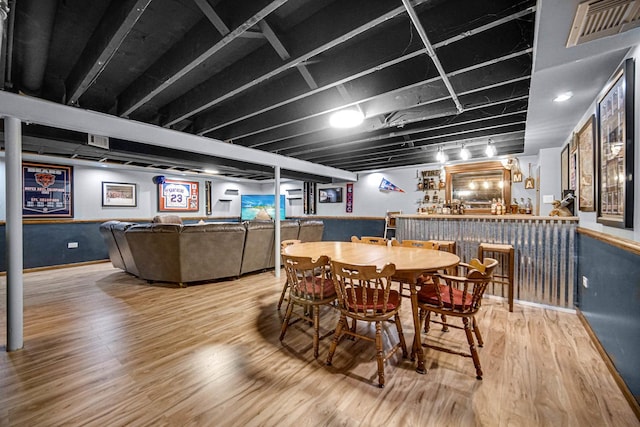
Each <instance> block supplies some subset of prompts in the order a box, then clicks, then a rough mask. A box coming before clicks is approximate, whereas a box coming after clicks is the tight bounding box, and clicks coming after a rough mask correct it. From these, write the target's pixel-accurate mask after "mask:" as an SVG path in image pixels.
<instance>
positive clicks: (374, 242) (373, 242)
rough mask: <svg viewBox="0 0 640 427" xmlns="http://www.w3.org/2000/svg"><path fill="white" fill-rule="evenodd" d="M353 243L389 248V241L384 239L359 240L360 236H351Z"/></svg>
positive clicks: (367, 238) (365, 238)
mask: <svg viewBox="0 0 640 427" xmlns="http://www.w3.org/2000/svg"><path fill="white" fill-rule="evenodd" d="M351 241H352V242H353V243H367V244H369V245H381V246H387V239H385V238H384V237H375V236H362V237H360V238H358V236H351Z"/></svg>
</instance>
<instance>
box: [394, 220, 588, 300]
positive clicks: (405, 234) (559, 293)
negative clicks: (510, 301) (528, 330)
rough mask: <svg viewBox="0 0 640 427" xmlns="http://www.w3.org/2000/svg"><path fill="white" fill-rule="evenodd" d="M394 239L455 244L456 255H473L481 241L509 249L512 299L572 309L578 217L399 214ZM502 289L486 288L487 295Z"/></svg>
mask: <svg viewBox="0 0 640 427" xmlns="http://www.w3.org/2000/svg"><path fill="white" fill-rule="evenodd" d="M396 223H397V229H396V233H397V238H398V239H399V240H404V239H417V240H447V241H455V242H456V254H457V255H458V256H460V258H461V259H465V260H469V259H471V258H474V257H477V256H478V246H479V245H480V243H490V244H504V245H512V246H513V248H514V253H515V259H514V298H515V299H516V300H518V301H520V302H531V303H536V304H544V305H550V306H555V307H563V308H573V301H574V293H575V289H574V284H575V283H576V280H575V279H576V264H575V263H576V256H575V253H576V252H575V251H576V227H577V226H578V217H549V216H532V215H499V216H496V215H482V214H478V215H437V214H436V215H431V214H430V215H424V214H414V215H406V214H403V215H398V216H396ZM494 292H495V293H499V294H500V295H502V293H501V292H502V290H501V289H497V288H496V289H491V287H490V288H489V289H488V290H487V293H488V294H491V293H494Z"/></svg>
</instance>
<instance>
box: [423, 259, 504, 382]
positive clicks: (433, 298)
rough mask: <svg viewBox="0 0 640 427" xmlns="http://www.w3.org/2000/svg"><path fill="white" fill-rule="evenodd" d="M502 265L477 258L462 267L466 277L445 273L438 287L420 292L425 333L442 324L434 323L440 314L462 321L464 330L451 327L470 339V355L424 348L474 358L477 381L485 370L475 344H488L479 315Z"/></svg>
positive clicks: (444, 348) (435, 284) (438, 281)
mask: <svg viewBox="0 0 640 427" xmlns="http://www.w3.org/2000/svg"><path fill="white" fill-rule="evenodd" d="M497 265H498V261H497V260H495V259H493V258H484V260H483V262H482V263H481V262H480V261H479V260H478V259H476V258H474V259H473V260H471V262H470V263H469V264H465V263H460V267H461V270H463V271H465V272H466V273H465V275H464V276H452V275H448V274H443V273H437V274H435V275H434V279H435V283H434V284H433V285H430V286H429V285H425V286H422V288H421V289H420V290H419V291H418V307H419V308H420V322H425V330H426V331H428V330H429V328H428V324H429V322H433V323H440V324H443V322H441V321H439V320H431V319H430V315H431V313H435V314H440V315H441V316H442V315H444V316H446V318H447V319H450V318H454V317H457V318H460V319H462V326H458V325H453V324H451V323H447V325H448V326H449V327H450V328H456V329H462V330H464V331H465V334H466V336H467V342H468V344H469V353H465V352H460V351H456V350H452V349H450V348H446V347H442V346H438V345H434V344H428V343H424V344H423V346H425V347H428V348H432V349H434V350H439V351H445V352H448V353H452V354H457V355H460V356H465V357H471V358H472V359H473V364H474V366H475V368H476V378H477V379H479V380H481V379H482V367H481V366H480V358H479V356H478V351H477V349H476V344H475V340H474V335H475V339H476V340H477V341H478V346H480V347H482V346H483V344H484V341H483V340H482V335H481V334H480V329H479V328H478V323H477V321H476V317H475V316H476V313H477V312H478V310H479V309H480V306H481V303H482V296H483V295H484V291H485V290H486V288H487V285H488V284H489V282H490V281H491V278H492V275H493V270H494V269H495V267H496V266H497Z"/></svg>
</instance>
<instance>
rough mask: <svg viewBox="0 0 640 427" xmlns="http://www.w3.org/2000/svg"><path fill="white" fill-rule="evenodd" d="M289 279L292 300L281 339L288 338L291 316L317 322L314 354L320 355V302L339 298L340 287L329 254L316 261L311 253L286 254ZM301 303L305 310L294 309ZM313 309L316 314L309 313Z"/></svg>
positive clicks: (283, 325)
mask: <svg viewBox="0 0 640 427" xmlns="http://www.w3.org/2000/svg"><path fill="white" fill-rule="evenodd" d="M282 260H283V263H284V269H285V272H286V273H287V282H288V283H289V302H288V303H287V311H286V314H285V316H284V320H283V321H282V331H281V332H280V341H282V340H283V339H284V336H285V334H286V333H287V328H288V327H289V322H290V320H291V316H292V315H293V316H296V317H298V318H299V319H303V320H306V321H308V322H311V323H313V357H315V358H317V357H318V347H319V342H320V306H321V305H331V304H332V303H333V302H334V301H335V299H336V290H335V286H334V284H333V281H332V280H331V275H330V266H329V258H328V257H327V256H321V257H320V258H318V259H317V260H315V261H313V260H312V259H311V258H310V257H295V256H291V255H282ZM294 305H299V306H300V307H301V308H302V312H300V313H298V312H296V311H294V310H293V308H294ZM309 311H312V316H313V317H310V316H309V314H308V313H309Z"/></svg>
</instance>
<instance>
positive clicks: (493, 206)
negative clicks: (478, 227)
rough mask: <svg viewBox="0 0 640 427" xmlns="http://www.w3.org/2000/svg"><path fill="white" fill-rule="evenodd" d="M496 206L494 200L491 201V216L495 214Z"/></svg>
mask: <svg viewBox="0 0 640 427" xmlns="http://www.w3.org/2000/svg"><path fill="white" fill-rule="evenodd" d="M497 204H498V203H497V202H496V199H491V215H495V214H496V208H497Z"/></svg>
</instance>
